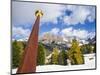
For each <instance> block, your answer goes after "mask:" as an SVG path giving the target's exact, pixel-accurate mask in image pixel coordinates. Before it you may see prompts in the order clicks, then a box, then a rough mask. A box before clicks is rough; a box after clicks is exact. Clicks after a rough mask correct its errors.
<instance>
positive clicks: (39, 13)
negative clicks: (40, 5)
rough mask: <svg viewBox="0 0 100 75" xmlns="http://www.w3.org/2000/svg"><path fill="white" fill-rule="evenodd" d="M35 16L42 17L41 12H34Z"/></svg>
mask: <svg viewBox="0 0 100 75" xmlns="http://www.w3.org/2000/svg"><path fill="white" fill-rule="evenodd" d="M35 16H36V17H37V16H40V17H42V16H43V12H42V11H41V10H37V11H36V12H35Z"/></svg>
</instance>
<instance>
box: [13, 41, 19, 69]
mask: <svg viewBox="0 0 100 75" xmlns="http://www.w3.org/2000/svg"><path fill="white" fill-rule="evenodd" d="M20 60H21V55H20V47H19V46H18V44H17V41H16V40H15V41H13V43H12V67H13V68H16V67H18V66H19V63H20Z"/></svg>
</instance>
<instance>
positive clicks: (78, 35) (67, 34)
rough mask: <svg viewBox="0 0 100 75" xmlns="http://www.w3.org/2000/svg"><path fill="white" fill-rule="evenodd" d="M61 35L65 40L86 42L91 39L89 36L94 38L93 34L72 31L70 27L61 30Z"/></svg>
mask: <svg viewBox="0 0 100 75" xmlns="http://www.w3.org/2000/svg"><path fill="white" fill-rule="evenodd" d="M61 34H62V36H63V37H65V38H73V37H76V38H78V39H83V40H86V39H87V38H91V36H92V37H94V35H95V33H94V32H90V33H89V32H88V31H86V30H81V29H73V28H72V27H70V28H65V29H63V30H62V31H61Z"/></svg>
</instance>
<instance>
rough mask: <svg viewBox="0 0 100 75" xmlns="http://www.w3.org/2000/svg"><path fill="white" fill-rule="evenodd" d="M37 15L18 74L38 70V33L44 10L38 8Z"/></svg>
mask: <svg viewBox="0 0 100 75" xmlns="http://www.w3.org/2000/svg"><path fill="white" fill-rule="evenodd" d="M35 16H36V21H35V23H34V26H33V29H32V32H31V34H30V37H29V39H28V43H27V46H26V48H25V52H24V54H23V59H22V62H21V64H20V66H19V68H18V70H17V74H20V73H33V72H36V65H37V51H38V50H37V49H38V33H39V23H40V17H42V16H43V13H42V11H41V10H37V11H36V12H35ZM26 34H27V33H26Z"/></svg>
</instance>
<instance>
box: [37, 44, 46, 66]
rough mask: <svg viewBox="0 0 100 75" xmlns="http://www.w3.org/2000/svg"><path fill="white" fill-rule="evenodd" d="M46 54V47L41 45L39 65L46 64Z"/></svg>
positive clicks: (38, 56)
mask: <svg viewBox="0 0 100 75" xmlns="http://www.w3.org/2000/svg"><path fill="white" fill-rule="evenodd" d="M45 57H46V52H45V48H44V46H43V45H42V44H41V43H40V44H39V46H38V55H37V65H44V64H45Z"/></svg>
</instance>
